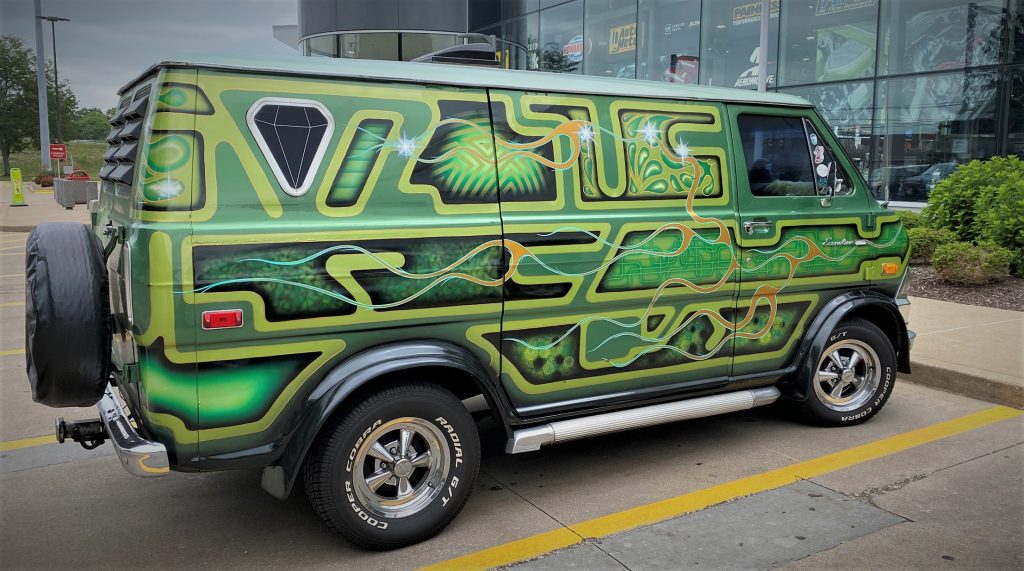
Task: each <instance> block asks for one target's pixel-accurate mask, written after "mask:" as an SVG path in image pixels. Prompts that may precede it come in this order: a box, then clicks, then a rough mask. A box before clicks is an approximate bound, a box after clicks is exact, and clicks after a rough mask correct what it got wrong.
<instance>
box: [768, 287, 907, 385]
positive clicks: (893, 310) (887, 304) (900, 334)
mask: <svg viewBox="0 0 1024 571" xmlns="http://www.w3.org/2000/svg"><path fill="white" fill-rule="evenodd" d="M849 317H862V318H864V319H867V320H868V321H871V322H873V323H875V324H876V325H878V326H879V327H880V328H881V329H882V331H883V332H884V333H885V334H886V335H887V336H888V337H889V338H890V339H891V340H892V341H893V349H894V350H895V351H896V370H897V371H899V372H900V373H907V374H909V373H910V339H909V334H908V333H907V324H906V323H905V322H904V321H903V317H902V315H900V311H899V307H898V306H897V305H896V302H895V300H893V299H892V298H891V297H888V296H886V295H884V294H881V293H878V292H875V291H851V292H847V293H844V294H842V295H839V296H837V297H835V298H834V299H832V300H831V301H829V302H828V303H827V304H825V306H824V307H823V308H822V309H821V311H819V312H818V315H816V316H815V317H814V320H813V321H811V324H810V325H809V326H808V328H807V331H808V333H807V335H804V339H803V342H802V343H801V344H800V347H799V349H798V350H797V353H796V357H795V358H794V360H793V366H792V369H793V371H794V372H793V373H792V374H791V375H790V380H789V381H788V382H787V383H786V384H785V388H786V390H785V391H784V392H783V394H784V395H785V396H786V398H789V399H792V400H797V401H803V400H804V399H806V398H807V394H808V391H807V390H806V389H807V383H806V382H805V381H806V380H807V379H810V378H811V377H812V376H813V375H814V372H815V371H814V368H815V366H816V365H817V358H816V356H818V355H820V354H821V352H822V351H824V350H825V346H826V345H827V344H828V337H829V335H831V334H832V331H833V330H834V329H835V328H836V326H838V325H839V323H840V322H842V321H843V320H844V319H847V318H849ZM879 321H881V323H880V322H879ZM894 331H895V332H894ZM812 357H813V358H812Z"/></svg>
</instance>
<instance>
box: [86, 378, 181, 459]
mask: <svg viewBox="0 0 1024 571" xmlns="http://www.w3.org/2000/svg"><path fill="white" fill-rule="evenodd" d="M96 408H98V409H99V411H100V419H101V420H102V421H103V426H104V427H105V428H106V429H107V436H108V437H109V438H110V442H111V444H113V445H114V449H115V450H116V451H117V457H118V459H119V460H120V461H121V465H122V466H124V469H125V470H127V471H128V473H129V474H132V475H134V476H141V477H143V478H150V477H153V476H163V475H164V474H167V473H168V472H170V464H169V463H168V461H167V448H166V447H164V445H163V444H160V443H159V442H152V441H150V440H146V439H145V438H143V437H142V436H141V435H140V434H139V433H138V431H136V430H135V427H133V426H132V423H131V421H129V420H128V416H127V415H126V414H125V413H124V408H123V407H122V405H121V401H120V400H118V398H117V395H115V394H114V387H113V386H111V385H107V390H106V391H104V393H103V396H102V397H101V398H100V402H98V403H97V404H96Z"/></svg>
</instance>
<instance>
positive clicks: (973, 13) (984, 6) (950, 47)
mask: <svg viewBox="0 0 1024 571" xmlns="http://www.w3.org/2000/svg"><path fill="white" fill-rule="evenodd" d="M1003 6H1004V1H1003V0H983V1H980V2H965V1H963V0H955V1H954V0H900V1H899V2H885V3H884V4H883V5H882V8H883V9H882V30H883V33H882V34H883V48H882V49H883V53H887V54H888V56H887V57H885V58H882V60H881V61H880V62H879V64H880V66H881V69H880V70H879V73H880V74H881V75H885V74H891V75H895V74H899V73H917V72H934V71H941V70H945V69H960V68H963V67H970V66H976V65H988V64H996V63H999V51H1000V49H1001V48H1002V43H1003V33H1004V30H1005V29H1006V26H1005V24H1004V19H1005V14H1004V8H1003Z"/></svg>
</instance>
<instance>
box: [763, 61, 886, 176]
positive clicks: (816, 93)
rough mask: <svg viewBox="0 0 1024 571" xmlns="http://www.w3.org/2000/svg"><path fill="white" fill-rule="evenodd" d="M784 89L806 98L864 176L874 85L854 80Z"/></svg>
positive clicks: (866, 165) (866, 170)
mask: <svg viewBox="0 0 1024 571" xmlns="http://www.w3.org/2000/svg"><path fill="white" fill-rule="evenodd" d="M781 91H782V92H784V93H789V94H791V95H797V96H799V97H803V98H804V99H807V100H808V101H810V102H811V103H813V104H814V105H815V107H817V108H818V113H820V114H821V116H822V117H823V118H824V119H825V122H827V123H828V124H829V127H831V128H832V134H833V135H835V137H836V139H839V144H840V145H842V146H843V149H844V150H846V154H847V155H849V156H850V159H852V160H853V163H854V164H855V165H857V170H859V171H860V172H861V174H862V175H864V177H865V178H867V176H868V166H869V162H870V160H871V137H872V131H871V117H872V112H873V103H874V87H873V83H872V82H869V81H854V82H849V83H836V84H831V85H821V86H813V87H791V88H789V89H782V90H781Z"/></svg>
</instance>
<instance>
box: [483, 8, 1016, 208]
mask: <svg viewBox="0 0 1024 571" xmlns="http://www.w3.org/2000/svg"><path fill="white" fill-rule="evenodd" d="M761 9H762V2H761V0H569V1H565V0H470V1H469V18H468V21H469V26H470V29H469V30H467V31H469V32H477V33H481V34H485V35H494V36H497V38H498V39H499V42H498V46H499V52H500V54H499V55H500V57H501V60H502V63H503V65H505V66H506V67H509V68H516V69H526V70H544V71H553V72H560V73H576V74H586V75H597V76H604V77H618V78H638V79H648V80H655V81H668V82H677V83H692V84H702V85H715V86H725V87H737V88H741V89H756V88H757V84H758V69H759V65H758V64H759V62H758V53H759V52H758V47H759V38H760V26H761V18H762V13H761ZM768 17H769V18H770V20H769V26H768V29H769V42H768V61H767V70H768V78H767V84H768V89H769V90H771V91H779V92H783V93H791V94H794V95H799V96H801V97H805V98H807V99H809V100H810V101H812V102H813V103H815V104H816V105H817V106H818V108H819V110H820V111H821V113H822V115H823V116H824V117H825V119H826V120H827V121H828V122H829V124H830V125H831V126H832V128H833V130H834V131H835V133H836V134H837V136H838V138H839V140H840V141H841V142H842V144H843V146H844V147H845V148H846V150H847V152H848V153H849V154H850V156H851V157H852V158H853V159H854V161H855V162H856V163H857V165H859V169H860V171H861V174H862V175H863V176H864V178H865V179H866V180H868V181H869V184H870V186H871V188H872V190H873V192H874V193H875V196H876V197H877V198H878V199H879V200H889V201H892V202H894V203H897V204H898V203H901V202H904V203H921V202H924V201H926V200H927V196H928V192H929V191H930V190H931V188H932V187H934V185H935V183H936V182H937V181H938V180H941V179H942V178H943V177H944V176H946V175H948V174H949V172H951V171H952V170H953V168H955V166H956V165H957V164H961V163H964V162H968V161H970V160H973V159H981V158H988V157H990V156H993V155H1006V154H1017V155H1020V156H1022V157H1024V0H975V1H966V0H771V1H770V3H769V14H768Z"/></svg>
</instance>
